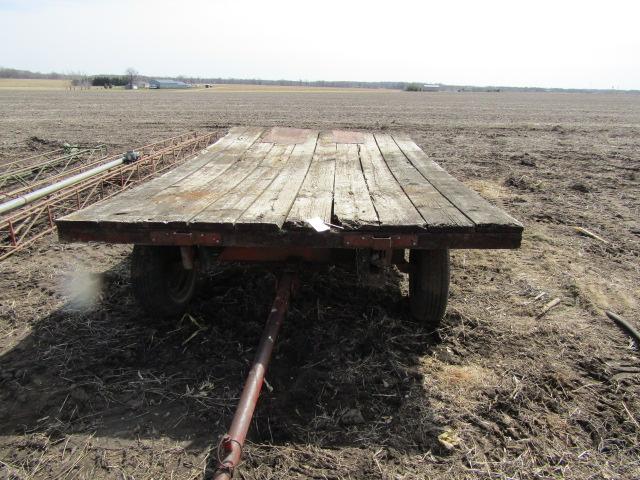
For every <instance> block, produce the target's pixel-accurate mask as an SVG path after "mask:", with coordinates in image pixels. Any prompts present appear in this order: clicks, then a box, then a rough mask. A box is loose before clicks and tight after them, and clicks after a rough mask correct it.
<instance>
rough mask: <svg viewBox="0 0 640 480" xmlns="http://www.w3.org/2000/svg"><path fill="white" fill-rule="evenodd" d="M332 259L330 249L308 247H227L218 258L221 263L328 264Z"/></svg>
mask: <svg viewBox="0 0 640 480" xmlns="http://www.w3.org/2000/svg"><path fill="white" fill-rule="evenodd" d="M330 259H331V250H329V249H328V248H307V247H293V246H291V247H262V248H245V247H227V248H225V249H224V250H223V251H222V253H220V255H219V256H218V261H220V262H286V261H291V260H303V261H305V262H313V263H326V262H328V261H329V260H330Z"/></svg>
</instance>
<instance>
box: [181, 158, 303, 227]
mask: <svg viewBox="0 0 640 480" xmlns="http://www.w3.org/2000/svg"><path fill="white" fill-rule="evenodd" d="M293 148H294V145H274V146H273V148H272V149H271V150H270V151H269V153H268V154H267V156H266V157H265V158H264V160H263V161H262V162H261V163H260V165H258V167H257V168H256V169H255V170H254V171H253V172H252V173H251V174H250V175H249V176H248V177H246V178H245V179H244V180H243V181H242V182H240V183H239V184H237V185H236V186H235V187H234V188H233V189H231V190H230V191H228V192H227V193H226V194H225V195H223V196H222V197H220V198H219V199H218V200H216V201H215V202H213V203H212V204H211V205H209V206H208V207H207V208H205V209H204V210H203V211H201V212H200V213H198V214H197V215H196V216H195V217H194V218H192V219H191V223H203V224H207V225H209V226H211V227H214V228H218V227H222V228H225V229H228V228H229V227H232V226H233V225H234V223H235V221H236V220H237V219H238V218H239V217H240V216H241V215H242V214H243V213H244V211H245V210H246V209H247V208H249V207H250V206H251V204H252V203H253V202H254V201H255V200H256V199H257V198H258V197H259V196H260V194H262V192H263V191H264V190H265V189H266V188H267V187H268V186H269V185H270V184H271V182H273V180H274V179H275V178H276V177H277V176H278V174H279V173H280V170H282V167H284V165H285V164H286V163H287V161H288V160H289V156H290V155H291V152H293Z"/></svg>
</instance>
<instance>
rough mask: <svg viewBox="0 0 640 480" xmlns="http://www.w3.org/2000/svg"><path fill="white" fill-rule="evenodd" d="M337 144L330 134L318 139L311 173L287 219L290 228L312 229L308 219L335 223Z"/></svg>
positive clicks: (308, 174) (306, 178) (309, 172)
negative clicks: (333, 221) (332, 218)
mask: <svg viewBox="0 0 640 480" xmlns="http://www.w3.org/2000/svg"><path fill="white" fill-rule="evenodd" d="M335 172H336V144H335V143H334V142H333V141H332V138H329V136H328V135H327V134H322V135H321V136H320V137H319V138H318V143H317V145H316V151H315V152H314V154H313V158H312V160H311V166H310V167H309V171H308V172H307V175H306V177H305V179H304V182H303V183H302V186H301V187H300V191H299V192H298V195H297V196H296V199H295V201H294V202H293V206H292V207H291V210H290V211H289V215H288V216H287V220H286V226H287V227H291V228H295V227H298V228H308V225H307V224H306V220H307V219H309V218H314V217H320V218H321V219H322V220H324V221H325V222H331V221H332V220H331V211H332V207H333V185H334V181H335Z"/></svg>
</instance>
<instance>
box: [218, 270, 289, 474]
mask: <svg viewBox="0 0 640 480" xmlns="http://www.w3.org/2000/svg"><path fill="white" fill-rule="evenodd" d="M293 285H294V274H293V273H284V274H283V275H282V277H281V278H280V281H279V283H278V291H277V293H276V298H275V300H274V301H273V305H272V307H271V312H270V313H269V317H268V318H267V323H266V325H265V327H264V332H263V333H262V338H261V339H260V344H259V345H258V350H257V352H256V357H255V359H254V360H253V365H252V366H251V371H250V372H249V376H248V377H247V380H246V382H245V384H244V388H243V390H242V395H241V396H240V401H239V402H238V407H237V408H236V413H235V415H234V416H233V421H232V422H231V427H230V428H229V433H227V434H226V435H225V436H224V437H223V438H222V441H221V442H220V447H221V448H218V452H217V454H218V462H219V464H218V467H217V470H216V472H215V475H214V477H213V478H214V479H215V480H229V479H230V478H231V477H232V476H233V470H234V468H236V467H237V466H238V464H239V463H240V458H241V457H242V446H243V445H244V441H245V439H246V437H247V432H248V431H249V426H250V424H251V418H252V417H253V412H254V411H255V409H256V403H257V402H258V397H259V396H260V390H261V389H262V383H263V382H264V376H265V374H266V372H267V367H268V366H269V360H271V353H272V352H273V346H274V344H275V341H276V338H277V337H278V331H279V330H280V326H281V325H282V321H283V319H284V315H285V313H286V311H287V307H288V306H289V299H290V297H291V289H292V287H293ZM220 450H223V452H224V454H225V457H224V459H220V457H219V456H220V453H221V452H220Z"/></svg>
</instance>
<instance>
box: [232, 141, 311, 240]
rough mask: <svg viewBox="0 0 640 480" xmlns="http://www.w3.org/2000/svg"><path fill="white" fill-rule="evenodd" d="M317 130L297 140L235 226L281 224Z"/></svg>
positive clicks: (307, 162)
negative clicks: (282, 164)
mask: <svg viewBox="0 0 640 480" xmlns="http://www.w3.org/2000/svg"><path fill="white" fill-rule="evenodd" d="M317 139H318V132H317V131H314V132H313V135H312V136H309V137H308V140H307V141H306V142H305V143H301V144H297V145H296V146H295V147H294V148H293V152H291V156H290V157H289V160H288V161H287V164H286V165H285V166H284V167H283V169H282V170H281V171H280V174H279V175H278V176H277V177H276V178H275V179H274V180H273V182H271V184H269V186H268V187H267V188H266V189H265V190H264V191H263V192H262V193H261V194H260V196H259V197H258V198H256V200H255V202H253V204H251V206H250V207H249V208H247V210H245V212H244V213H243V214H242V215H241V216H240V218H239V219H238V220H237V221H236V228H254V229H256V228H257V229H266V230H274V229H280V228H282V225H283V224H284V221H285V220H286V218H287V215H288V214H289V210H291V206H292V205H293V202H294V200H295V198H296V195H297V194H298V190H299V189H300V186H301V185H302V182H303V181H304V177H305V176H306V174H307V171H308V170H309V165H311V159H312V157H313V152H314V150H315V147H316V141H317Z"/></svg>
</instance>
